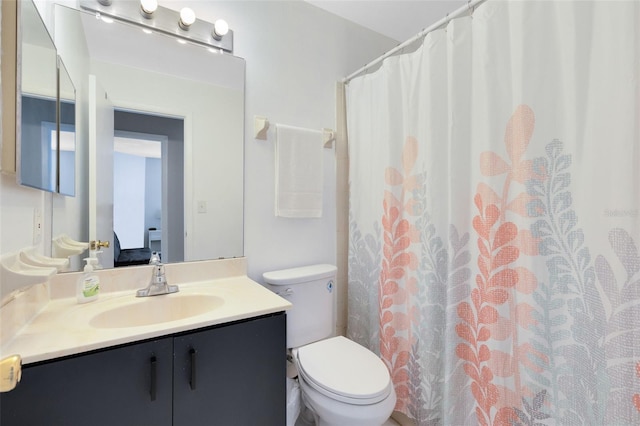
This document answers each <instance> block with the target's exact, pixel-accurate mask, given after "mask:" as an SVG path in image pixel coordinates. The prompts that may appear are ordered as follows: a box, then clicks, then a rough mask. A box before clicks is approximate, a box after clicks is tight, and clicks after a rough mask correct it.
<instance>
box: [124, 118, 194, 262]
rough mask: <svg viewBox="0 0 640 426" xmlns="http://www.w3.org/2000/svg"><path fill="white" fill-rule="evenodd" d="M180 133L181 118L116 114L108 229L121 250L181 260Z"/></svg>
mask: <svg viewBox="0 0 640 426" xmlns="http://www.w3.org/2000/svg"><path fill="white" fill-rule="evenodd" d="M183 134H184V122H183V120H182V119H179V118H171V117H162V116H158V115H151V114H148V113H141V112H132V111H123V110H116V111H115V113H114V135H115V139H114V157H113V163H114V164H113V170H114V175H113V178H114V192H113V228H114V232H115V233H117V235H118V239H119V242H120V247H121V250H123V251H124V250H133V249H137V250H141V249H145V252H146V251H148V252H149V253H150V252H151V250H153V251H158V252H160V253H161V256H162V261H163V262H180V261H183V260H184V225H183V224H184V201H183V200H184V194H183V193H184V190H183V188H184V182H183V176H184V173H183V172H184V136H183ZM114 254H115V253H114ZM147 261H148V259H147ZM116 266H125V265H124V263H123V264H122V265H116Z"/></svg>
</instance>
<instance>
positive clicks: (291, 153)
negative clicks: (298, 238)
mask: <svg viewBox="0 0 640 426" xmlns="http://www.w3.org/2000/svg"><path fill="white" fill-rule="evenodd" d="M323 155H324V151H323V145H322V132H320V131H316V130H308V129H301V128H298V127H291V126H284V125H281V124H278V125H277V126H276V155H275V157H276V200H275V207H276V212H275V213H276V216H281V217H322V187H323V176H322V168H323V166H322V157H323Z"/></svg>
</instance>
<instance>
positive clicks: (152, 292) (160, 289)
mask: <svg viewBox="0 0 640 426" xmlns="http://www.w3.org/2000/svg"><path fill="white" fill-rule="evenodd" d="M149 264H150V265H153V271H151V281H150V282H149V285H148V286H147V287H146V288H141V289H140V290H138V291H137V292H136V297H148V296H158V295H160V294H169V293H177V292H178V291H180V289H179V288H178V286H177V285H169V283H167V277H166V275H165V273H164V265H163V264H162V263H161V262H160V257H159V256H158V254H157V253H156V252H153V254H152V255H151V259H150V260H149Z"/></svg>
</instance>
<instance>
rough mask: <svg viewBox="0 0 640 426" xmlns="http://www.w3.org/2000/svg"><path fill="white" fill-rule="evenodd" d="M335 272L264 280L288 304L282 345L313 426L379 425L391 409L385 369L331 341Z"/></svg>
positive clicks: (349, 344) (291, 272)
mask: <svg viewBox="0 0 640 426" xmlns="http://www.w3.org/2000/svg"><path fill="white" fill-rule="evenodd" d="M336 270H337V269H336V267H335V266H333V265H312V266H304V267H300V268H293V269H285V270H281V271H274V272H266V273H264V274H263V278H264V280H265V282H266V284H267V286H268V287H269V288H271V289H272V290H273V291H274V292H276V293H277V294H279V295H281V296H282V297H285V298H287V299H289V301H290V302H291V303H292V305H293V307H292V308H291V309H290V310H289V311H287V346H288V348H289V349H290V351H291V356H292V359H293V362H294V364H295V366H296V368H297V370H298V380H299V383H300V390H301V394H302V400H303V402H304V403H305V405H306V406H307V408H309V409H310V410H311V412H312V414H313V415H314V417H315V421H316V425H317V426H376V425H382V424H383V423H384V422H385V421H386V420H387V419H388V418H389V416H390V415H391V413H392V412H393V409H394V407H395V404H396V394H395V390H394V388H393V383H392V382H391V377H390V375H389V370H388V369H387V367H386V365H385V364H384V362H383V361H382V360H381V359H380V358H379V357H378V356H377V355H376V354H374V353H373V352H371V351H370V350H369V349H367V348H365V347H363V346H361V345H359V344H358V343H356V342H353V341H351V340H349V339H347V338H346V337H343V336H336V337H331V336H332V334H333V332H334V330H335V316H334V313H333V307H334V304H335V303H334V302H335V301H334V297H335V275H336Z"/></svg>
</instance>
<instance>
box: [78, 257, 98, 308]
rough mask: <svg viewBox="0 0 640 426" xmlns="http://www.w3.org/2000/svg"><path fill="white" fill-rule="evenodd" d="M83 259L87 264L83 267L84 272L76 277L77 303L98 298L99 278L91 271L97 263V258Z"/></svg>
mask: <svg viewBox="0 0 640 426" xmlns="http://www.w3.org/2000/svg"><path fill="white" fill-rule="evenodd" d="M84 261H85V262H87V264H86V265H85V267H84V273H83V274H82V276H81V277H80V278H79V279H78V283H77V285H76V297H77V299H78V303H86V302H91V301H92V300H96V299H97V298H98V293H99V292H100V278H99V277H98V275H97V274H96V273H95V272H94V271H93V267H94V265H95V264H96V263H97V261H98V259H96V258H93V257H87V258H85V259H84Z"/></svg>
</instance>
